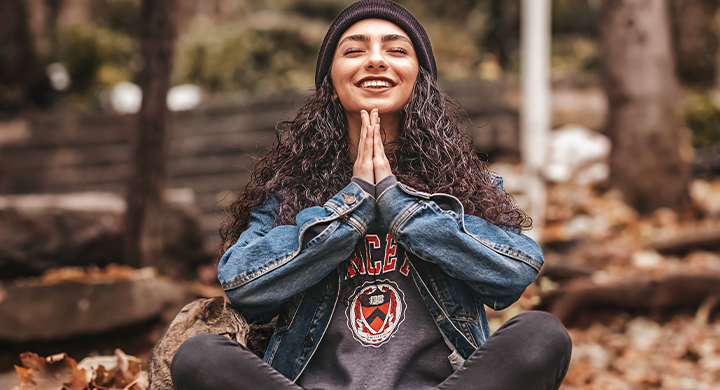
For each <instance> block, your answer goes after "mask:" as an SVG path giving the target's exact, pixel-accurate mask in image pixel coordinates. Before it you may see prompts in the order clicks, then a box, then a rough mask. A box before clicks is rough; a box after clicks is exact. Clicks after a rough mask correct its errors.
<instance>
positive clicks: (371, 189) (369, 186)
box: [350, 176, 377, 198]
mask: <svg viewBox="0 0 720 390" xmlns="http://www.w3.org/2000/svg"><path fill="white" fill-rule="evenodd" d="M350 182H352V183H355V184H357V185H359V186H360V188H362V189H363V191H365V192H367V193H368V194H370V195H371V196H372V197H373V198H375V197H377V194H375V184H373V183H370V182H369V181H366V180H364V179H361V178H359V177H357V176H353V177H352V179H350Z"/></svg>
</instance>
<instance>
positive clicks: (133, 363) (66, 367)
mask: <svg viewBox="0 0 720 390" xmlns="http://www.w3.org/2000/svg"><path fill="white" fill-rule="evenodd" d="M20 360H21V361H22V364H23V366H22V367H19V366H15V371H16V372H17V374H18V378H19V379H20V384H18V385H17V386H15V387H13V388H12V389H9V390H147V388H148V386H149V383H148V373H147V371H143V369H142V364H141V362H140V359H138V358H136V357H134V356H128V355H126V354H125V353H124V352H123V351H121V350H120V349H116V350H115V356H97V357H90V358H85V359H83V360H82V361H81V362H80V364H77V363H76V362H75V360H74V359H73V358H71V357H69V356H67V354H65V353H61V354H57V355H53V356H49V357H47V358H43V357H41V356H38V355H37V354H35V353H32V352H25V353H23V354H21V355H20ZM105 365H107V366H108V367H109V368H106V367H105Z"/></svg>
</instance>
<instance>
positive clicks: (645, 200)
mask: <svg viewBox="0 0 720 390" xmlns="http://www.w3.org/2000/svg"><path fill="white" fill-rule="evenodd" d="M668 9H669V7H668V3H667V1H666V0H603V1H602V3H601V10H600V11H601V33H602V55H603V57H602V58H603V63H604V65H605V69H604V74H603V84H604V88H605V90H606V92H607V95H608V99H609V103H610V117H609V122H608V131H609V135H610V138H611V139H612V141H613V149H612V153H611V156H610V167H611V185H613V186H614V187H617V188H619V189H620V190H622V192H623V194H624V196H625V200H626V201H627V202H628V204H630V205H632V206H633V207H635V208H636V209H637V210H638V211H640V212H642V213H649V212H652V211H653V210H655V209H656V208H658V207H671V208H676V209H677V208H679V207H680V206H681V204H682V202H683V200H684V198H685V196H686V192H687V184H688V180H689V169H688V164H687V163H686V162H685V161H683V160H682V158H681V157H680V149H679V147H680V144H681V142H680V129H681V120H680V113H679V108H680V107H679V96H678V92H679V91H678V86H677V80H676V77H675V67H674V62H673V54H672V43H671V39H670V31H671V28H670V18H669V15H668Z"/></svg>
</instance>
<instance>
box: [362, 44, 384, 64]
mask: <svg viewBox="0 0 720 390" xmlns="http://www.w3.org/2000/svg"><path fill="white" fill-rule="evenodd" d="M387 67H388V63H387V61H386V59H385V56H384V55H383V51H382V49H381V48H380V47H379V45H373V46H372V48H371V49H370V53H369V55H368V57H367V62H366V63H365V69H366V70H370V69H373V70H385V69H387Z"/></svg>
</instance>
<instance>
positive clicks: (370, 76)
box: [331, 19, 419, 115]
mask: <svg viewBox="0 0 720 390" xmlns="http://www.w3.org/2000/svg"><path fill="white" fill-rule="evenodd" d="M418 67H419V65H418V60H417V55H416V54H415V49H414V48H413V45H412V42H411V41H410V38H409V37H408V35H407V34H406V33H405V32H404V31H403V30H402V29H401V28H400V27H398V26H396V25H395V24H393V23H391V22H388V21H386V20H382V19H365V20H361V21H359V22H357V23H355V24H354V25H352V26H351V27H350V28H349V29H347V31H345V33H344V34H343V35H342V36H341V37H340V42H339V43H338V46H337V49H336V50H335V56H334V57H333V62H332V67H331V77H332V83H333V87H334V89H335V93H337V96H338V98H340V102H342V104H343V106H344V107H345V110H346V111H347V112H348V113H349V114H350V113H352V114H357V113H359V112H360V110H367V111H368V112H370V111H371V110H372V109H374V108H377V109H378V111H379V113H380V114H381V115H382V114H396V113H397V114H399V113H400V111H401V110H402V109H403V107H404V106H405V103H407V102H408V100H410V94H411V93H412V90H413V85H414V84H415V79H416V78H417V75H418Z"/></svg>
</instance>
